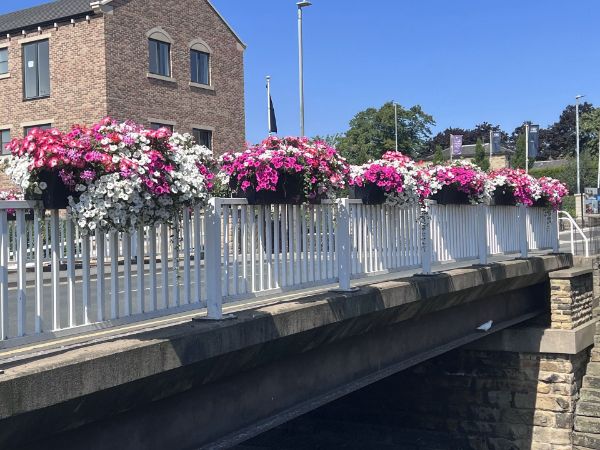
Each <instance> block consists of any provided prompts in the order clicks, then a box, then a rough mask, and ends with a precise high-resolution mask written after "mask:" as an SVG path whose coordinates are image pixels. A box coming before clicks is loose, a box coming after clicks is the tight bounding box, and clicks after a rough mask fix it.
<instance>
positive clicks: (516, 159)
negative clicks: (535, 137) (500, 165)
mask: <svg viewBox="0 0 600 450" xmlns="http://www.w3.org/2000/svg"><path fill="white" fill-rule="evenodd" d="M534 162H535V160H534V159H532V158H531V159H529V168H530V169H531V167H532V166H533V163H534ZM510 163H511V166H512V167H514V168H515V169H524V168H525V134H520V135H519V137H518V138H517V144H516V149H515V154H514V155H513V157H512V159H511V161H510Z"/></svg>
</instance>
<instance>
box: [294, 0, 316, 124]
mask: <svg viewBox="0 0 600 450" xmlns="http://www.w3.org/2000/svg"><path fill="white" fill-rule="evenodd" d="M311 5H312V3H311V2H308V1H303V2H298V3H296V6H298V75H299V77H298V78H299V83H300V136H304V48H303V45H302V8H306V7H308V6H311Z"/></svg>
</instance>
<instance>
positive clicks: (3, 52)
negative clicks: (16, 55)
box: [0, 48, 8, 75]
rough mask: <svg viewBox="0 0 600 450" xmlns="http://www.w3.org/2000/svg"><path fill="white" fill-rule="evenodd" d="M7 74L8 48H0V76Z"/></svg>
mask: <svg viewBox="0 0 600 450" xmlns="http://www.w3.org/2000/svg"><path fill="white" fill-rule="evenodd" d="M5 73H8V48H0V75H4V74H5Z"/></svg>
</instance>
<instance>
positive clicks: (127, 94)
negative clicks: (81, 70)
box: [106, 0, 245, 153]
mask: <svg viewBox="0 0 600 450" xmlns="http://www.w3.org/2000/svg"><path fill="white" fill-rule="evenodd" d="M112 5H113V7H114V11H113V13H112V14H110V15H107V16H106V39H107V47H106V53H107V61H108V71H107V73H108V112H109V115H110V116H112V117H115V118H118V119H132V120H135V121H137V122H140V123H144V124H146V125H148V123H149V122H150V119H155V120H156V121H161V122H163V123H169V124H171V123H172V124H174V128H175V130H176V131H180V132H191V131H192V128H197V127H200V128H207V129H213V149H214V150H215V152H217V153H222V152H223V151H226V150H232V149H236V150H239V149H241V148H242V146H243V145H244V142H245V115H244V65H243V50H244V49H243V47H242V45H241V44H240V43H239V41H238V40H237V39H236V37H235V36H234V34H233V33H232V32H231V31H230V30H229V28H228V27H227V25H226V24H225V23H224V22H223V21H222V20H221V19H220V17H219V16H218V14H217V13H216V12H215V11H214V10H213V9H212V8H211V7H210V5H209V4H208V3H207V2H206V1H205V0H180V1H177V2H164V1H162V0H116V1H115V2H113V3H112ZM155 27H161V28H162V29H163V30H164V31H166V32H167V33H168V34H169V36H170V37H171V38H172V40H173V44H172V45H171V61H172V71H171V72H172V78H173V79H174V81H163V80H157V79H153V78H149V77H147V73H148V38H147V33H148V31H150V30H151V29H153V28H155ZM198 38H199V39H202V40H203V41H204V42H206V43H207V44H208V45H209V47H210V48H211V50H212V55H211V59H212V62H211V66H212V85H213V87H214V90H206V89H200V88H196V87H191V86H190V85H189V82H190V56H189V51H190V50H189V43H190V42H191V41H192V40H194V39H198Z"/></svg>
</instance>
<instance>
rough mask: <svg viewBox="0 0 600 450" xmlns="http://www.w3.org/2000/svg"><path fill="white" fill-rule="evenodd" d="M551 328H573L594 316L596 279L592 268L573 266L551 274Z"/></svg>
mask: <svg viewBox="0 0 600 450" xmlns="http://www.w3.org/2000/svg"><path fill="white" fill-rule="evenodd" d="M550 286H551V290H552V295H551V305H550V308H551V328H555V329H563V330H573V329H575V328H577V327H579V326H580V325H583V324H584V323H586V322H588V321H589V320H591V318H592V311H593V309H594V280H593V272H592V269H591V268H572V269H565V270H559V271H556V272H553V273H551V274H550Z"/></svg>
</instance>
